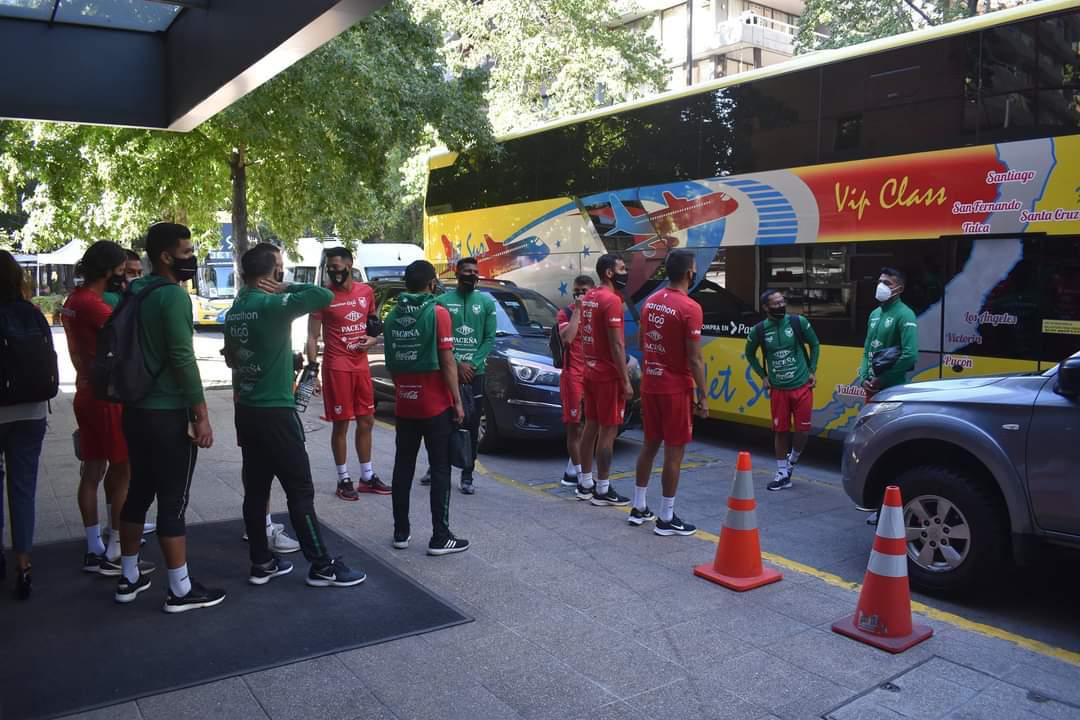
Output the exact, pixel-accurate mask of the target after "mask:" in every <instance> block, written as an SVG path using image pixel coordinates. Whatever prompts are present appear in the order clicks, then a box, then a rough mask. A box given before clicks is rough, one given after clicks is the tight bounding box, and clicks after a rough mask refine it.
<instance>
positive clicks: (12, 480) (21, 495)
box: [0, 250, 55, 599]
mask: <svg viewBox="0 0 1080 720" xmlns="http://www.w3.org/2000/svg"><path fill="white" fill-rule="evenodd" d="M29 297H30V292H29V285H28V283H27V282H26V275H25V272H24V271H23V269H22V267H20V266H19V263H18V262H16V261H15V258H14V257H12V255H11V253H9V252H7V251H6V250H0V335H2V336H3V339H4V343H3V344H4V352H5V354H8V353H10V354H12V355H13V356H14V355H15V353H16V352H17V350H18V349H19V348H18V347H16V346H17V344H18V342H19V340H20V339H21V338H20V337H16V336H15V335H14V333H15V332H16V326H21V325H22V324H23V323H22V322H21V321H22V320H25V319H26V318H27V317H29V318H30V319H31V320H34V319H36V318H35V317H34V315H33V314H34V313H37V315H41V311H39V310H38V309H37V308H35V307H33V306H32V305H30V303H29V302H28V300H29ZM41 325H42V327H44V329H45V330H47V326H46V323H45V319H44V317H42V318H41ZM47 342H48V343H49V347H50V348H51V342H52V336H51V334H50V335H49V336H48V340H47ZM35 369H36V370H37V371H39V372H42V373H49V372H54V369H53V368H35ZM52 379H53V381H55V378H52ZM5 390H6V389H5ZM15 392H18V391H17V390H16V391H15ZM15 399H16V400H18V398H15ZM2 400H3V402H0V454H2V455H3V460H4V462H3V466H2V468H0V580H2V579H3V578H4V576H5V575H6V574H7V562H6V560H5V559H4V554H3V552H2V548H3V542H2V538H3V528H4V481H5V480H6V481H7V501H8V505H9V506H10V512H11V545H12V548H13V549H14V551H15V595H16V597H18V598H20V599H26V598H27V597H29V596H30V549H31V546H32V545H33V541H34V514H35V505H34V496H35V494H36V492H37V473H38V460H39V459H40V457H41V443H42V441H43V440H44V439H45V415H46V413H47V412H48V404H47V402H46V401H45V400H40V401H30V402H13V403H11V404H9V403H8V402H7V401H8V400H9V398H8V397H7V396H6V394H5V396H4V397H3V398H2Z"/></svg>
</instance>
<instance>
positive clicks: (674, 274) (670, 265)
mask: <svg viewBox="0 0 1080 720" xmlns="http://www.w3.org/2000/svg"><path fill="white" fill-rule="evenodd" d="M693 265H694V253H692V252H690V251H689V250H672V251H671V252H669V253H668V256H667V259H666V260H664V271H665V272H667V276H668V280H671V279H672V278H674V279H676V280H682V277H683V275H685V274H686V273H688V272H689V271H690V268H691V267H693Z"/></svg>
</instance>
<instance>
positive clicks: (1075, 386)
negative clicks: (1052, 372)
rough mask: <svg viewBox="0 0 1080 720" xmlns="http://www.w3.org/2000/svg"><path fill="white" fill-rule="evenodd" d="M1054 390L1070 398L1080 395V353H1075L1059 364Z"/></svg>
mask: <svg viewBox="0 0 1080 720" xmlns="http://www.w3.org/2000/svg"><path fill="white" fill-rule="evenodd" d="M1054 392H1056V393H1057V394H1058V395H1064V396H1065V397H1068V398H1075V397H1076V396H1078V395H1080V355H1073V356H1072V357H1071V358H1068V359H1066V360H1065V362H1063V363H1061V365H1060V366H1058V372H1057V385H1056V386H1055V387H1054Z"/></svg>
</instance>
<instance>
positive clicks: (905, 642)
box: [832, 615, 934, 654]
mask: <svg viewBox="0 0 1080 720" xmlns="http://www.w3.org/2000/svg"><path fill="white" fill-rule="evenodd" d="M832 629H833V632H835V633H839V634H841V635H844V636H846V637H849V638H851V639H852V640H858V641H859V642H861V643H866V644H867V645H872V646H873V647H876V648H878V649H879V650H885V651H886V652H891V653H893V654H898V653H902V652H904V651H905V650H908V649H909V648H912V647H914V646H916V645H918V644H919V643H921V642H922V641H923V640H926V639H927V638H929V637H930V636H931V635H933V634H934V630H933V628H931V627H929V626H927V625H916V624H912V626H911V633H910V634H909V635H901V636H900V637H885V636H884V635H874V634H873V633H868V632H866V631H865V630H860V629H859V628H858V627H857V626H856V625H855V616H854V615H852V616H851V617H848V618H845V619H843V620H840V621H838V622H835V623H833V626H832Z"/></svg>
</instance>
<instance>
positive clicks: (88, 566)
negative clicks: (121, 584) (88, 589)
mask: <svg viewBox="0 0 1080 720" xmlns="http://www.w3.org/2000/svg"><path fill="white" fill-rule="evenodd" d="M103 560H105V556H104V555H98V554H97V553H92V552H88V553H86V554H85V555H83V561H82V569H83V572H87V573H94V574H95V575H96V574H97V573H99V572H101V563H102V561H103Z"/></svg>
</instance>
